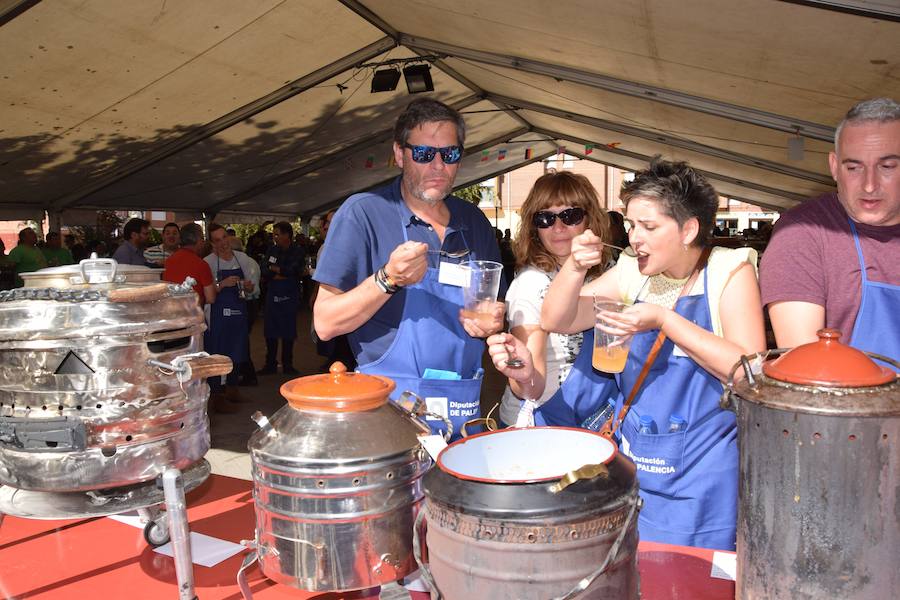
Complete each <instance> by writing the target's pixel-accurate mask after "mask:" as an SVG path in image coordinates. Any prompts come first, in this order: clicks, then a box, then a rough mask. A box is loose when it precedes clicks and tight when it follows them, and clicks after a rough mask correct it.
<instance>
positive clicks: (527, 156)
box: [525, 148, 534, 160]
mask: <svg viewBox="0 0 900 600" xmlns="http://www.w3.org/2000/svg"><path fill="white" fill-rule="evenodd" d="M532 154H534V152H533V151H532V150H531V148H525V160H531V155H532Z"/></svg>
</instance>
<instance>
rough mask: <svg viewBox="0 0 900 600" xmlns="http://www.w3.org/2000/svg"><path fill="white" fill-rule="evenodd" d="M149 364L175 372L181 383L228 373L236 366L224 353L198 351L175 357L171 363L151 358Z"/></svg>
mask: <svg viewBox="0 0 900 600" xmlns="http://www.w3.org/2000/svg"><path fill="white" fill-rule="evenodd" d="M147 364H149V365H152V366H154V367H157V368H159V369H160V370H165V371H170V372H171V373H174V374H175V376H176V378H177V379H178V381H179V383H184V382H185V381H188V380H190V379H204V378H207V377H215V376H217V375H228V374H229V373H231V370H232V369H233V368H234V365H233V363H232V362H231V359H230V358H228V357H227V356H224V355H222V354H207V353H206V352H196V353H194V354H185V355H183V356H177V357H175V358H174V359H173V360H172V362H171V363H165V362H162V361H160V360H154V359H152V358H151V359H150V360H148V361H147Z"/></svg>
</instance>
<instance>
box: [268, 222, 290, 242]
mask: <svg viewBox="0 0 900 600" xmlns="http://www.w3.org/2000/svg"><path fill="white" fill-rule="evenodd" d="M272 228H273V229H277V230H278V231H280V232H281V233H284V234H287V235H289V236H291V238H293V237H294V228H293V227H291V224H290V223H288V222H287V221H278V222H277V223H275V224H274V225H272Z"/></svg>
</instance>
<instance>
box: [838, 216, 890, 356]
mask: <svg viewBox="0 0 900 600" xmlns="http://www.w3.org/2000/svg"><path fill="white" fill-rule="evenodd" d="M850 229H851V230H852V231H853V242H854V243H855V244H856V254H857V256H858V257H859V272H860V276H861V277H862V286H861V287H862V297H861V298H860V301H859V312H858V313H856V321H855V322H854V323H853V334H852V335H851V336H850V345H851V346H853V347H854V348H857V349H859V350H865V351H866V352H874V353H876V354H881V355H883V356H887V357H888V358H892V359H894V360H897V361H900V285H891V284H889V283H882V282H880V281H872V280H871V279H869V277H868V275H867V274H866V261H865V259H864V258H863V252H862V246H861V245H860V243H859V234H858V233H857V232H856V225H854V224H853V220H852V219H851V220H850ZM878 364H880V365H884V366H887V367H891V368H892V369H894V370H895V371H896V370H897V369H896V367H893V366H892V365H889V364H888V363H883V362H880V361H879V363H878Z"/></svg>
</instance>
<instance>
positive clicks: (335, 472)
mask: <svg viewBox="0 0 900 600" xmlns="http://www.w3.org/2000/svg"><path fill="white" fill-rule="evenodd" d="M393 388H394V383H393V382H392V381H391V380H390V379H387V378H385V377H377V376H371V375H363V374H360V373H347V372H346V368H345V367H344V366H343V365H341V364H340V363H336V364H335V365H334V366H333V367H332V368H331V372H330V373H328V374H325V375H314V376H310V377H302V378H299V379H295V380H292V381H289V382H287V383H286V384H284V385H283V386H282V388H281V393H282V395H284V396H285V398H287V399H288V401H289V404H288V405H286V406H284V407H283V408H281V409H280V410H279V411H278V412H276V413H275V415H274V416H273V417H272V419H271V420H269V419H267V418H266V417H264V416H262V415H261V414H260V413H257V415H255V417H254V419H255V420H256V422H257V424H259V426H260V430H259V431H256V432H255V433H254V434H253V436H252V437H251V438H250V442H249V449H250V456H251V460H252V465H253V497H254V500H255V504H256V549H257V554H258V557H259V562H260V567H261V568H262V572H263V573H264V574H265V575H266V577H269V578H270V579H273V580H274V581H277V582H279V583H283V584H286V585H289V586H293V587H296V588H300V589H304V590H310V591H348V590H356V589H365V588H370V587H374V586H377V585H380V584H382V583H386V582H389V581H396V580H398V579H400V578H402V577H403V576H405V575H407V574H408V573H410V572H411V571H413V570H414V569H415V561H414V560H413V557H412V532H413V520H414V518H415V514H416V510H417V508H418V505H419V503H420V502H421V500H422V484H421V477H422V475H423V473H424V472H425V471H426V470H427V469H428V468H429V466H430V465H431V459H430V458H429V457H428V455H427V453H425V452H424V450H423V449H422V448H421V447H420V444H419V439H418V436H419V435H423V434H428V433H429V428H428V426H427V425H424V424H423V423H421V422H420V421H419V420H417V419H416V418H414V417H412V416H410V415H409V414H408V413H406V412H405V411H403V410H402V409H400V408H399V407H397V406H396V405H395V404H394V403H392V402H389V401H388V394H390V392H391V390H392V389H393ZM245 594H246V592H245Z"/></svg>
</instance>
